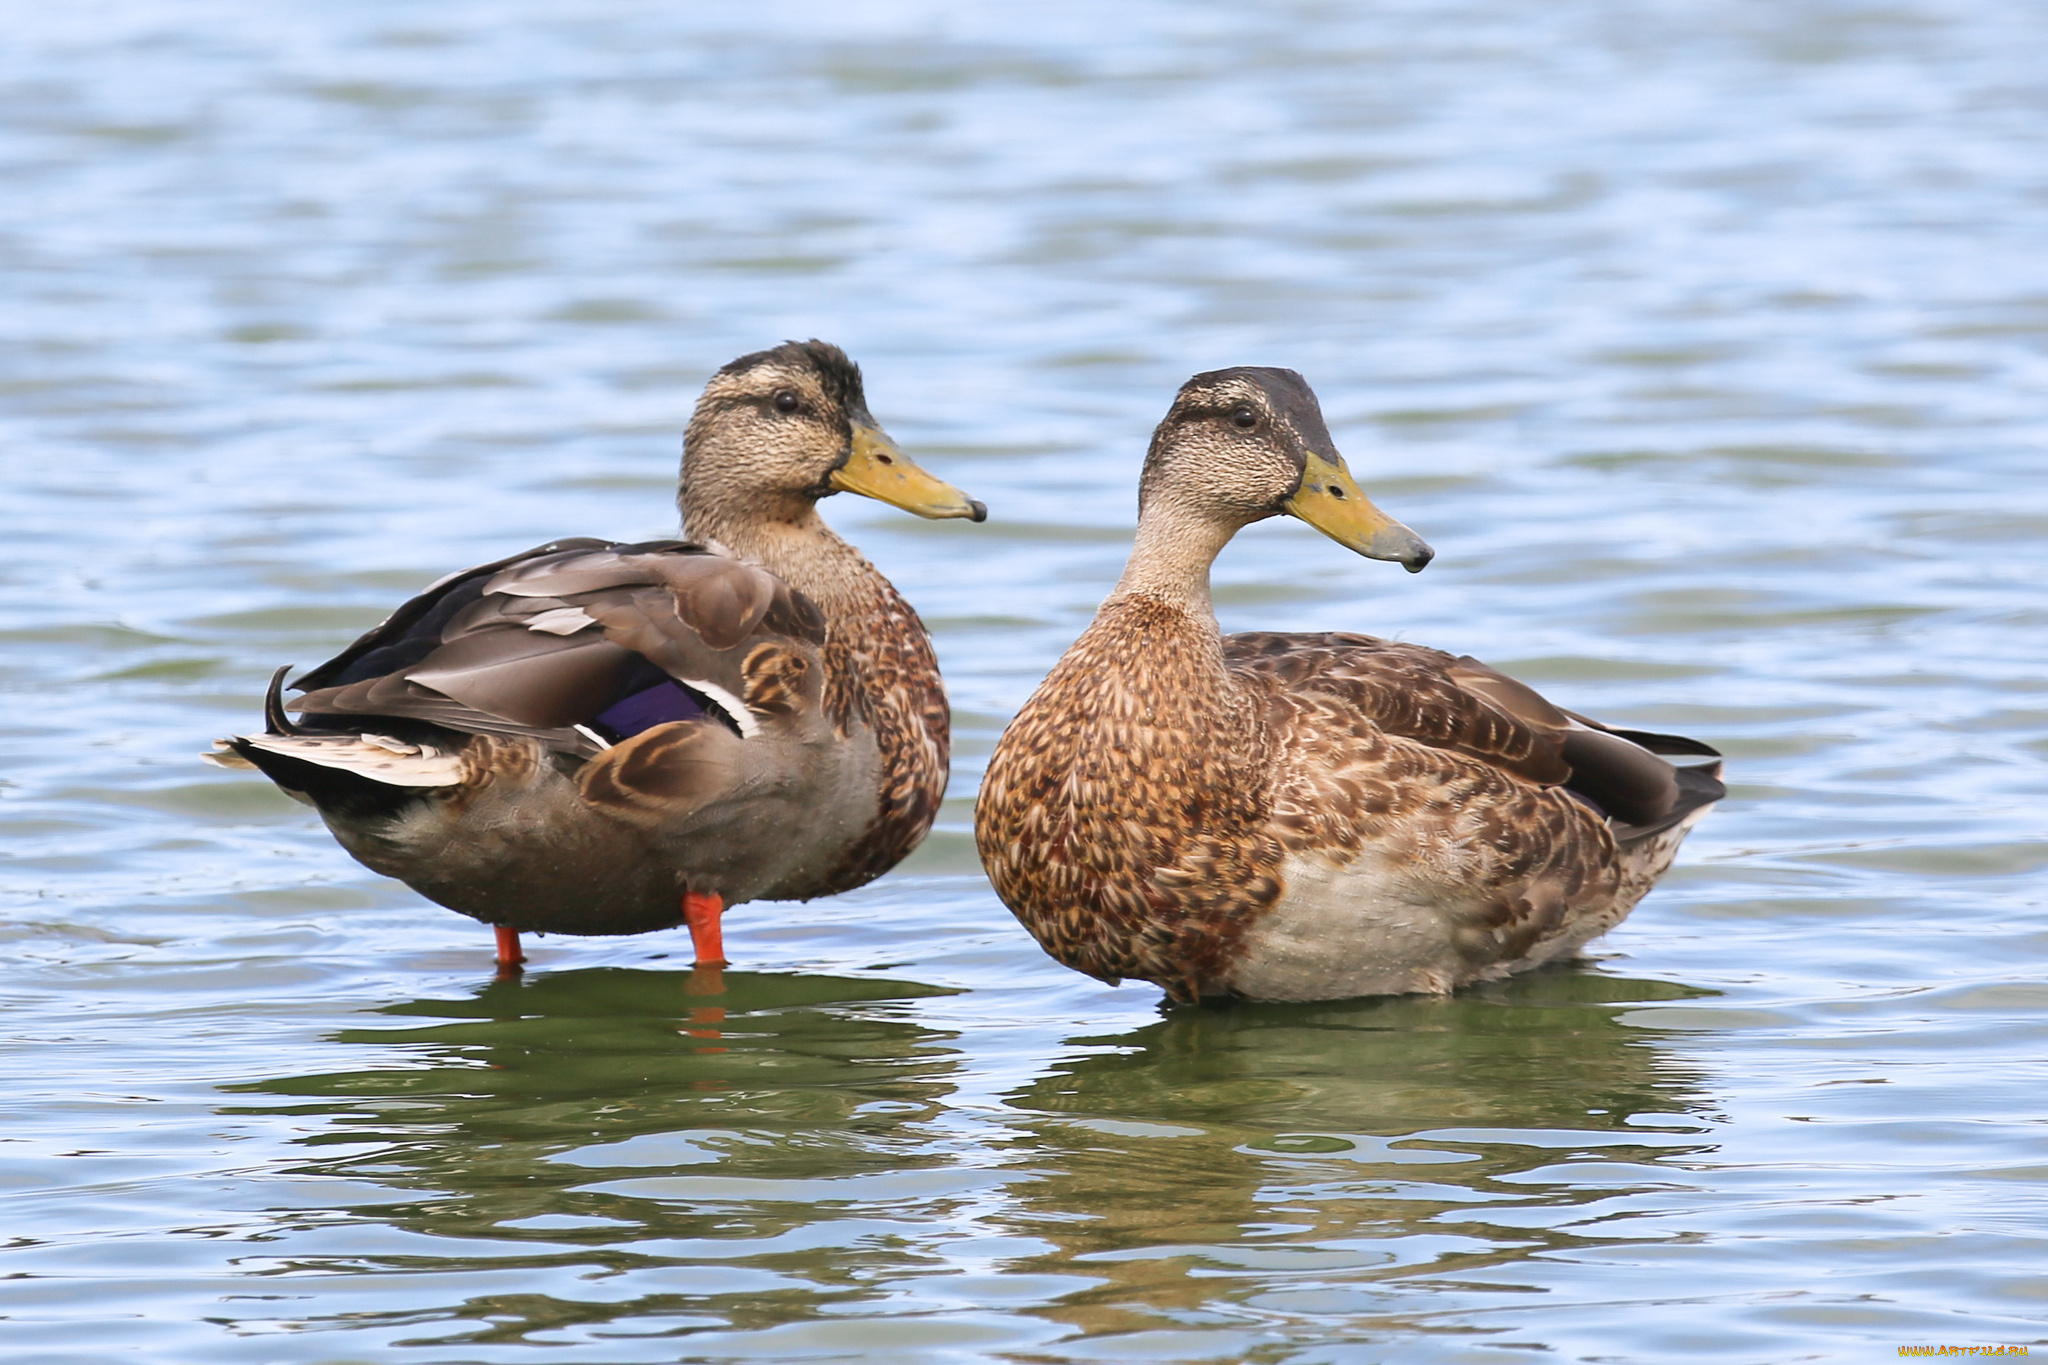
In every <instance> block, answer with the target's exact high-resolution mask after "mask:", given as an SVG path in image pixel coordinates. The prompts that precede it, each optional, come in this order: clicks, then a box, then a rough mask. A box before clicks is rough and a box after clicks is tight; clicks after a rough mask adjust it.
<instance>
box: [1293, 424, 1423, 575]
mask: <svg viewBox="0 0 2048 1365" xmlns="http://www.w3.org/2000/svg"><path fill="white" fill-rule="evenodd" d="M1286 507H1287V511H1288V512H1289V514H1291V515H1293V516H1297V517H1300V518H1301V519H1302V520H1303V521H1305V522H1307V523H1308V524H1309V525H1311V526H1313V527H1315V528H1316V529H1317V530H1318V531H1321V532H1322V533H1323V534H1324V535H1326V536H1328V537H1329V538H1330V539H1332V540H1334V541H1336V542H1337V543H1338V544H1339V545H1342V546H1344V547H1345V548H1347V549H1351V550H1356V551H1357V552H1358V553H1359V554H1362V555H1364V556H1365V557H1366V558H1367V559H1391V560H1394V561H1395V562H1396V563H1398V564H1400V565H1401V567H1402V568H1404V569H1406V570H1408V572H1409V573H1421V572H1422V566H1423V565H1425V564H1427V563H1429V561H1430V560H1432V559H1434V558H1435V557H1436V551H1434V550H1432V549H1430V548H1429V546H1428V545H1427V544H1426V543H1425V542H1424V541H1423V539H1422V537H1421V536H1418V535H1416V534H1415V533H1414V532H1413V531H1411V530H1409V529H1408V528H1407V527H1405V526H1403V525H1402V524H1401V523H1400V522H1398V521H1395V520H1394V519H1393V518H1392V517H1390V516H1388V515H1387V514H1386V513H1385V512H1382V511H1380V509H1379V508H1377V507H1375V506H1373V505H1372V499H1370V498H1368V497H1366V496H1365V494H1363V493H1361V492H1360V491H1359V490H1358V481H1357V480H1356V479H1354V478H1352V477H1351V471H1350V470H1348V469H1346V468H1345V467H1344V457H1343V456H1341V455H1335V454H1332V455H1316V454H1311V455H1310V456H1309V457H1308V466H1307V468H1305V469H1303V470H1302V473H1301V487H1299V488H1297V489H1295V490H1294V496H1293V497H1291V498H1289V499H1288V500H1287V503H1286Z"/></svg>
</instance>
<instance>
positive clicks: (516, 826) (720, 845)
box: [224, 341, 983, 934]
mask: <svg viewBox="0 0 2048 1365" xmlns="http://www.w3.org/2000/svg"><path fill="white" fill-rule="evenodd" d="M842 489H845V490H850V491H857V492H864V493H868V494H869V495H871V496H876V497H880V498H883V499H884V500H886V501H889V502H892V503H895V504H896V505H898V506H903V507H905V508H907V509H908V510H911V511H915V512H918V513H919V514H920V515H925V516H939V517H949V516H960V517H972V518H973V519H974V520H977V521H978V520H980V519H981V517H982V515H983V514H982V509H981V507H980V504H978V503H974V502H972V501H971V500H969V499H966V498H964V497H963V496H961V495H960V494H959V493H958V492H957V490H954V489H951V488H949V487H947V486H946V485H944V484H941V483H939V482H938V481H937V480H935V479H932V478H931V477H930V476H929V475H925V474H923V473H922V471H919V470H918V469H917V468H916V467H915V466H914V465H911V464H909V462H908V461H907V460H905V459H904V458H903V456H902V454H901V452H900V451H898V450H896V449H895V447H894V446H893V445H892V444H890V443H889V441H888V439H887V438H886V437H885V436H883V435H882V434H881V432H880V430H879V428H878V427H877V426H876V425H875V422H874V419H873V418H872V417H871V416H869V414H868V412H867V407H866V402H865V399H864V397H863V395H862V388H861V382H860V372H859V371H858V370H857V369H856V368H855V367H854V366H853V364H852V362H851V361H849V360H847V358H846V357H845V356H844V355H843V354H842V353H841V352H840V351H838V350H837V348H835V347H831V346H827V345H825V344H824V343H822V342H816V341H813V342H806V343H794V342H792V343H789V344H786V345H783V346H781V347H777V348H776V349H774V350H771V351H764V352H760V353H757V354H755V355H750V356H745V357H742V358H741V359H739V360H736V361H734V362H733V363H732V364H730V365H728V366H726V367H725V368H724V369H722V370H720V371H719V372H718V374H716V375H714V376H713V377H712V379H711V381H710V383H709V384H707V385H706V387H705V391H704V395H703V397H702V399H701V400H700V401H699V404H698V407H697V411H696V414H695V415H694V416H693V418H692V419H691V423H690V428H689V432H688V435H687V437H686V439H685V444H684V455H683V470H682V480H681V488H680V492H679V495H678V496H679V502H680V505H681V508H682V513H683V519H684V526H685V531H686V532H687V533H688V534H689V535H690V536H691V537H693V539H692V540H689V541H658V542H651V543H647V544H640V545H618V544H612V543H609V542H605V541H595V540H569V541H557V542H554V543H552V544H549V545H544V546H541V547H539V548H538V549H535V550H531V551H528V552H527V553H525V554H522V555H514V556H512V557H510V558H508V559H504V560H500V561H497V562H496V563H493V564H487V565H482V566H479V567H478V568H475V569H470V570H466V571H464V572H462V573H459V574H455V575H452V576H450V577H449V578H447V579H444V580H442V581H441V582H440V583H437V584H436V585H434V586H433V587H432V588H430V589H428V590H427V591H426V592H425V593H423V594H421V595H420V596H419V597H417V598H414V599H413V600H412V601H410V602H408V603H406V604H405V605H404V606H403V607H401V608H400V609H399V610H398V611H397V612H396V613H395V614H394V615H393V616H392V617H391V619H390V620H389V621H387V622H385V623H384V624H383V625H381V626H379V627H378V628H377V629H376V630H373V631H371V632H370V633H369V634H368V635H366V636H364V637H363V638H362V639H361V640H358V641H357V642H356V643H355V644H354V645H352V646H350V647H349V648H348V649H347V650H345V651H343V652H342V653H341V654H340V655H339V656H337V657H336V658H334V659H332V660H330V661H329V662H327V663H325V664H322V665H321V666H320V667H319V668H316V669H314V670H313V671H312V672H310V673H308V674H307V675H305V676H304V677H303V678H301V679H300V681H299V682H298V684H297V686H299V687H300V688H302V689H305V690H306V695H305V697H304V698H303V699H302V700H301V701H300V703H299V706H300V707H302V708H303V712H304V715H303V719H302V720H301V721H300V722H299V723H297V724H293V723H292V722H289V721H287V720H285V719H284V717H283V712H282V708H281V707H279V706H278V705H277V704H276V702H275V701H274V700H273V702H272V704H271V707H270V710H269V714H270V716H271V723H270V727H269V731H268V732H267V733H265V734H261V735H246V736H238V737H236V738H234V739H232V740H229V741H225V742H224V743H225V744H226V745H227V747H228V749H229V751H230V752H231V754H232V755H233V756H234V757H237V758H239V759H240V760H242V761H245V762H247V763H251V764H253V765H255V766H257V767H259V768H261V769H262V770H263V771H264V772H265V773H267V774H268V775H269V776H270V777H271V778H272V779H273V780H275V781H277V782H278V783H279V785H280V786H283V787H284V788H286V789H287V790H288V791H290V792H292V793H293V794H295V795H299V796H301V797H303V798H305V799H308V800H310V801H311V802H312V803H313V804H314V805H316V806H317V807H318V808H319V810H320V813H321V815H322V816H323V818H324V819H325V820H326V821H327V824H328V826H329V828H331V829H332V830H333V831H334V833H335V835H336V837H337V838H338V839H339V840H340V841H341V843H342V844H343V846H344V847H346V848H347V849H348V850H349V852H351V853H352V854H354V855H355V856H356V857H357V858H358V859H360V860H361V861H362V862H364V863H365V864H367V865H368V866H370V867H372V868H374V869H376V870H377V871H379V872H383V873H386V874H388V875H390V876H394V877H398V878H400V879H402V880H404V881H405V882H407V883H408V884H409V885H411V886H413V887H414V888H415V889H417V890H419V891H420V892H421V893H422V894H424V895H426V896H428V897H429V898H431V899H433V900H435V901H438V902H440V903H441V904H442V905H446V906H449V907H450V908H452V909H455V910H459V911H461V912H463V913H464V914H468V915H471V916H474V917H475V918H477V919H481V920H484V921H486V922H487V923H491V924H496V925H499V926H504V927H509V928H513V929H531V930H540V931H546V932H553V933H570V934H615V933H637V932H641V931H644V930H649V929H657V928H663V927H667V926H670V925H674V924H677V923H680V922H682V921H683V919H684V917H685V915H684V908H683V896H684V893H686V892H688V893H693V894H695V895H697V896H700V897H702V896H707V895H708V896H715V897H717V898H718V899H719V902H720V903H722V904H725V905H730V904H735V903H738V902H740V901H745V900H752V899H756V898H762V897H766V898H771V899H794V900H801V899H808V898H811V897H814V896H822V895H829V894H833V893H835V892H839V891H845V890H848V889H851V888H852V887H855V886H859V885H861V884H862V883H863V882H866V881H869V880H871V879H873V878H874V877H876V876H878V875H880V874H881V873H882V872H884V871H886V870H887V869H888V868H890V867H892V866H894V865H895V864H896V863H897V862H898V861H900V860H901V859H902V858H903V856H904V855H905V854H907V853H908V852H910V850H911V849H913V848H914V847H916V845H917V844H918V842H919V841H920V840H922V839H923V837H924V835H925V833H926V832H927V831H928V830H929V829H930V827H931V823H932V819H933V817H934V815H935V814H936V812H937V810H938V804H939V800H940V798H941V796H942V795H943V793H944V789H945V783H946V771H947V742H948V739H947V722H948V713H947V709H946V702H945V693H944V690H943V687H942V685H941V683H940V681H939V675H938V664H937V660H936V658H935V656H934V655H933V652H932V647H931V641H930V639H929V638H928V637H927V635H926V633H925V630H924V626H923V624H922V623H921V622H920V621H919V620H918V618H917V614H916V613H915V612H914V611H912V610H911V608H910V606H909V604H908V603H906V602H905V601H904V600H903V598H902V597H901V596H900V595H899V594H898V593H897V592H896V590H895V589H894V588H893V587H892V586H891V585H890V584H889V582H888V581H887V580H886V579H885V578H883V577H882V575H881V574H880V573H878V572H877V571H876V570H875V569H874V567H873V566H872V565H870V564H869V563H868V562H867V560H866V559H864V558H863V557H862V556H861V555H860V553H859V552H858V551H856V550H855V549H854V548H853V547H852V546H850V545H848V544H847V543H846V542H845V541H843V540H841V539H840V538H839V537H838V536H837V535H835V534H833V532H832V531H831V530H830V529H829V528H828V527H827V526H826V525H825V524H824V522H823V521H822V520H821V519H820V518H819V517H818V515H817V511H816V503H817V501H818V500H819V499H820V498H822V497H825V496H827V495H829V494H831V493H833V492H835V491H839V490H842ZM275 689H276V684H275V683H273V697H274V695H275ZM230 761H233V759H232V758H231V759H230ZM713 913H714V914H715V911H714V912H713Z"/></svg>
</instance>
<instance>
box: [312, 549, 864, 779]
mask: <svg viewBox="0 0 2048 1365" xmlns="http://www.w3.org/2000/svg"><path fill="white" fill-rule="evenodd" d="M824 634H825V631H824V620H823V617H822V616H821V615H820V613H819V612H818V609H817V607H816V606H815V605H813V604H812V603H811V602H810V601H809V600H808V599H807V598H805V597H804V596H802V594H800V593H797V592H796V591H794V590H793V589H791V588H790V587H789V586H788V585H787V584H785V583H783V582H782V581H781V580H780V579H778V578H776V577H775V576H773V575H772V574H769V573H767V572H765V571H763V570H761V569H758V568H754V567H753V566H751V565H747V564H743V563H741V562H739V561H738V560H734V559H730V558H727V557H725V556H723V555H719V554H714V553H712V552H710V551H707V550H705V549H704V548H702V547H701V546H696V545H691V544H688V543H686V542H681V541H656V542H650V543H647V544H640V545H619V544H612V543H610V542H606V541H594V540H586V541H577V542H555V543H553V544H550V545H544V546H541V547H540V548H539V549H536V550H532V551H529V552H527V553H526V554H525V555H515V556H513V557H512V558H510V559H506V560H499V561H497V562H496V563H494V564H489V565H483V566H480V567H478V568H476V569H470V570H466V571H464V572H463V573H460V574H456V575H453V576H452V577H450V578H448V579H444V580H443V581H442V582H441V583H439V584H437V585H435V587H434V588H432V589H430V590H429V591H428V592H426V593H423V594H421V596H419V597H417V598H414V599H413V600H412V601H410V602H408V603H406V604H405V606H403V607H401V608H400V609H399V610H398V611H397V612H396V613H394V614H393V616H392V617H391V619H390V620H389V621H387V622H385V623H384V624H383V625H381V626H379V627H378V628H377V629H376V630H373V631H371V632H370V633H369V634H368V635H365V636H364V637H363V638H362V639H361V640H358V641H357V642H356V643H355V644H353V645H351V646H350V647H349V648H348V649H347V650H345V651H343V652H342V653H341V654H340V655H338V656H337V657H336V658H334V659H332V660H330V661H328V662H327V663H325V664H322V665H321V666H320V667H319V668H316V669H314V670H313V671H312V672H311V673H309V674H308V675H307V676H306V677H305V678H304V679H301V680H300V683H299V684H298V685H299V686H301V687H305V688H310V690H309V691H308V692H307V695H306V696H305V697H304V698H302V699H301V701H300V703H299V704H300V706H301V707H302V708H303V709H304V711H305V713H306V715H307V716H308V717H317V716H333V717H337V718H339V717H343V716H347V717H366V716H376V717H392V718H398V719H401V720H412V721H424V722H427V723H429V724H433V725H440V726H445V727H447V728H449V729H454V730H460V731H466V732H469V733H475V734H504V735H530V736H533V737H535V738H538V739H540V740H541V741H542V742H544V743H546V744H548V745H549V746H550V747H551V748H556V749H559V750H562V751H564V752H570V753H580V754H584V755H588V754H591V753H595V752H596V751H597V745H596V744H594V743H593V742H592V741H591V740H590V739H589V738H588V737H586V736H584V735H583V734H581V733H580V732H579V731H577V730H576V729H574V728H572V727H575V726H578V725H588V724H591V723H592V722H593V721H594V719H595V718H596V717H597V716H598V715H599V714H600V713H602V712H604V711H605V710H606V709H607V708H608V707H610V706H611V705H613V703H615V702H617V701H618V700H620V698H621V697H622V696H624V695H625V694H627V693H628V692H630V691H632V690H635V689H636V688H640V687H644V686H647V685H649V684H650V682H658V681H660V678H661V676H662V675H666V676H667V677H669V678H673V679H677V680H679V681H684V682H689V683H709V684H712V685H715V686H716V687H717V688H719V689H720V690H722V691H723V692H724V693H726V694H727V695H728V696H730V697H734V698H745V697H747V696H748V694H749V692H750V691H761V690H762V689H763V688H764V687H768V690H770V691H773V690H774V688H773V687H769V685H768V683H767V682H766V681H765V680H764V681H756V680H754V679H753V678H752V677H751V676H750V671H749V668H748V660H749V658H750V657H752V656H753V655H754V653H755V651H756V650H757V649H758V648H759V646H761V645H762V644H763V642H764V641H771V640H772V641H779V642H780V643H781V645H782V646H783V647H784V648H785V649H786V650H788V651H791V652H793V653H794V654H796V655H798V656H800V657H802V658H805V659H806V660H808V661H810V662H811V663H812V664H815V661H816V657H817V654H818V650H819V648H820V646H821V645H822V644H823V641H824ZM768 661H769V656H766V655H763V656H760V658H759V660H758V661H757V662H759V663H760V664H762V665H763V666H766V664H767V663H768ZM385 665H389V667H388V668H387V667H384V666H385ZM650 665H651V666H652V668H653V669H654V670H658V672H654V673H650V671H649V666H650ZM774 666H775V671H776V673H777V675H778V676H781V677H784V678H785V679H786V678H787V676H788V675H789V674H790V671H791V670H790V668H789V666H788V663H787V661H786V660H784V659H782V658H781V656H780V655H776V656H774ZM777 695H781V694H780V693H777Z"/></svg>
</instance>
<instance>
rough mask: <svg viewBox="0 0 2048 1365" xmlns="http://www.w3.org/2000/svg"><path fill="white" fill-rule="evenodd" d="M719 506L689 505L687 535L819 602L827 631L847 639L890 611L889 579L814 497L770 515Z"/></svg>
mask: <svg viewBox="0 0 2048 1365" xmlns="http://www.w3.org/2000/svg"><path fill="white" fill-rule="evenodd" d="M725 512H726V509H724V508H722V507H719V506H716V505H713V506H710V507H696V506H693V505H692V504H691V501H690V500H689V499H688V498H687V497H686V498H685V499H684V502H683V531H684V534H686V535H687V536H689V537H690V538H691V539H693V540H700V541H715V542H717V543H718V544H719V545H722V546H724V547H725V548H726V549H727V550H730V551H731V552H732V553H733V554H735V555H737V556H739V557H740V558H741V559H744V560H747V561H749V562H751V563H754V564H758V565H760V566H761V567H762V568H764V569H766V570H767V571H768V572H769V573H772V574H774V575H775V576H776V577H777V578H779V579H781V580H782V581H783V582H785V583H787V584H789V585H790V586H791V587H792V588H795V589H796V590H797V591H798V592H800V593H802V594H803V595H804V596H806V597H808V598H810V599H811V601H813V602H815V603H817V605H818V610H820V611H822V612H823V613H824V614H825V621H826V625H827V627H828V628H829V629H830V630H831V632H832V633H833V634H834V635H839V636H841V637H842V638H843V637H845V635H846V634H847V633H848V632H849V631H856V632H857V631H858V628H859V623H860V622H863V621H866V620H870V619H872V618H873V616H874V615H875V613H876V612H877V611H878V610H882V609H884V606H885V602H886V599H887V598H890V597H893V596H894V591H893V590H892V589H891V588H890V587H889V584H888V581H887V580H886V579H884V578H883V577H882V575H881V574H880V573H878V572H876V570H875V567H874V565H872V564H870V563H868V561H867V557H866V556H864V555H863V554H861V552H860V551H858V550H856V549H854V548H853V546H851V545H849V544H847V543H846V542H845V541H844V540H842V539H840V537H839V535H838V533H837V532H835V531H834V530H833V529H832V528H831V527H830V526H828V525H826V524H825V519H824V518H823V517H821V516H819V515H818V511H817V507H816V505H815V504H813V503H812V502H811V501H810V500H809V499H803V500H802V501H801V502H800V503H793V504H791V505H789V506H787V507H783V506H775V507H772V508H771V509H770V510H769V511H768V513H767V514H765V515H764V514H762V513H761V512H759V511H756V512H754V513H753V514H752V515H745V516H733V515H726V514H725Z"/></svg>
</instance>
